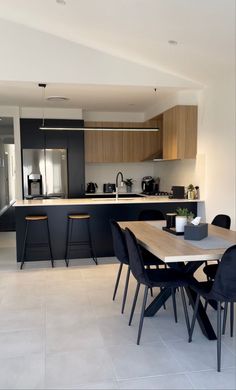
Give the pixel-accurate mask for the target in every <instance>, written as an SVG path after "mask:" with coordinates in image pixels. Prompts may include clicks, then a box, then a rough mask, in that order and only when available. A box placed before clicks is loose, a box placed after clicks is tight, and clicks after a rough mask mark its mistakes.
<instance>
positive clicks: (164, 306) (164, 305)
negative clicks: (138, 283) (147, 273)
mask: <svg viewBox="0 0 236 390" xmlns="http://www.w3.org/2000/svg"><path fill="white" fill-rule="evenodd" d="M165 265H166V264H165ZM165 268H166V267H165ZM163 288H164V287H161V288H160V290H161V291H162V290H163ZM163 308H164V310H166V304H165V303H163Z"/></svg>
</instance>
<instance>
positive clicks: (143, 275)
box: [125, 228, 150, 285]
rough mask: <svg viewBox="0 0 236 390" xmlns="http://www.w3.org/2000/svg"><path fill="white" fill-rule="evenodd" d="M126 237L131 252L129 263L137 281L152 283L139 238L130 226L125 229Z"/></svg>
mask: <svg viewBox="0 0 236 390" xmlns="http://www.w3.org/2000/svg"><path fill="white" fill-rule="evenodd" d="M125 238H126V243H127V249H128V253H129V265H130V269H131V272H132V274H133V275H134V277H135V279H136V280H137V282H139V283H142V284H145V285H150V283H149V278H148V276H147V272H146V270H145V267H144V264H143V258H142V254H141V250H140V247H139V245H138V242H137V239H136V237H135V235H134V234H133V232H131V230H129V229H128V228H126V229H125Z"/></svg>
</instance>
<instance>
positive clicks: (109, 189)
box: [103, 183, 116, 193]
mask: <svg viewBox="0 0 236 390" xmlns="http://www.w3.org/2000/svg"><path fill="white" fill-rule="evenodd" d="M115 190H116V185H115V184H111V183H105V184H103V192H105V193H112V192H115Z"/></svg>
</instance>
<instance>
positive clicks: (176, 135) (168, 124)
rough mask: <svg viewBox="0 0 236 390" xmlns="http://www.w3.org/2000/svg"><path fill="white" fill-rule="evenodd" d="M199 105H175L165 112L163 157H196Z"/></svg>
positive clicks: (165, 158) (173, 158)
mask: <svg viewBox="0 0 236 390" xmlns="http://www.w3.org/2000/svg"><path fill="white" fill-rule="evenodd" d="M196 154H197V106H182V105H180V106H175V107H172V108H170V109H169V110H167V111H165V112H164V113H163V159H164V160H175V159H187V158H196Z"/></svg>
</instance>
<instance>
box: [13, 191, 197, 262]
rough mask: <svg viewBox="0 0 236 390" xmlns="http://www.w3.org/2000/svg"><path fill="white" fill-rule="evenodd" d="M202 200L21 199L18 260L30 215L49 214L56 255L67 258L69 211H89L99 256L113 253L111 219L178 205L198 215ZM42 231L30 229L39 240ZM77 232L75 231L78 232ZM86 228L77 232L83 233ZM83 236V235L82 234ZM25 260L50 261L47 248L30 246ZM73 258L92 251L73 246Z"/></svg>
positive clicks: (132, 218) (131, 218) (18, 206)
mask: <svg viewBox="0 0 236 390" xmlns="http://www.w3.org/2000/svg"><path fill="white" fill-rule="evenodd" d="M198 202H201V201H200V200H187V199H169V198H168V197H163V196H160V197H159V196H148V197H138V198H120V199H118V200H116V199H113V198H92V197H90V198H89V199H83V198H79V199H40V200H36V199H35V200H18V201H16V203H15V205H14V206H15V215H16V241H17V261H18V262H20V261H21V253H22V245H23V239H24V233H25V226H26V222H25V217H26V216H27V215H47V216H48V221H49V229H50V235H51V242H52V252H53V258H54V259H55V260H59V259H64V257H65V250H66V232H67V216H68V214H76V213H88V214H90V216H91V221H90V223H91V231H92V236H93V240H94V244H95V249H96V254H97V257H107V256H113V245H112V237H111V230H110V224H109V221H110V219H115V220H117V221H137V219H138V215H139V213H140V212H141V211H142V210H146V209H150V210H160V211H162V213H163V214H164V215H165V214H166V213H168V212H175V211H176V209H177V207H185V208H187V209H188V210H189V211H192V212H193V213H194V214H195V215H197V204H198ZM41 233H44V232H40V230H38V229H34V231H32V232H31V240H32V242H37V241H38V240H39V238H40V236H41V235H42V234H41ZM75 233H76V231H75ZM83 233H84V232H83V229H80V232H79V231H78V234H80V235H81V234H83ZM80 238H81V236H80ZM26 257H27V258H26V259H27V260H29V261H38V260H47V259H48V253H47V251H46V250H45V248H43V247H41V248H37V247H35V248H29V249H28V250H27V254H26ZM70 257H71V258H86V257H89V253H88V251H87V250H86V251H85V250H82V248H80V249H79V250H78V249H76V248H75V249H73V251H71V255H70Z"/></svg>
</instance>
